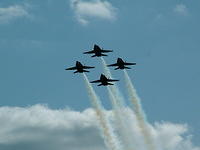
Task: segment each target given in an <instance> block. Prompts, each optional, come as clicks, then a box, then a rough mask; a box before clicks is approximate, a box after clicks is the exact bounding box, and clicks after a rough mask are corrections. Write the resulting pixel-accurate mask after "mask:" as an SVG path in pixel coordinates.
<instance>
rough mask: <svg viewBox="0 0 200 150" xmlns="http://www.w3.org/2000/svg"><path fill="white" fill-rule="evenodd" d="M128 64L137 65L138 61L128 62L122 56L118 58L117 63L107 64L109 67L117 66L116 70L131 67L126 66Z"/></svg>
mask: <svg viewBox="0 0 200 150" xmlns="http://www.w3.org/2000/svg"><path fill="white" fill-rule="evenodd" d="M128 65H136V63H127V62H125V61H123V60H122V59H121V58H117V63H115V64H111V65H107V66H108V67H117V68H115V70H117V69H131V68H130V67H126V66H128Z"/></svg>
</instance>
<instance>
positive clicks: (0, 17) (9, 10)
mask: <svg viewBox="0 0 200 150" xmlns="http://www.w3.org/2000/svg"><path fill="white" fill-rule="evenodd" d="M22 17H29V13H28V11H27V8H26V6H21V5H13V6H9V7H6V8H0V24H3V23H8V22H10V21H12V20H15V19H18V18H22Z"/></svg>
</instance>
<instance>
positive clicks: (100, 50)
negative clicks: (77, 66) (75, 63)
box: [83, 44, 113, 57]
mask: <svg viewBox="0 0 200 150" xmlns="http://www.w3.org/2000/svg"><path fill="white" fill-rule="evenodd" d="M108 52H113V50H103V48H100V47H99V46H98V45H96V44H95V45H94V48H93V50H91V51H88V52H84V53H83V54H94V55H92V56H91V57H101V56H108V55H106V54H103V53H108Z"/></svg>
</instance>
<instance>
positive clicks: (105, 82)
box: [90, 74, 119, 86]
mask: <svg viewBox="0 0 200 150" xmlns="http://www.w3.org/2000/svg"><path fill="white" fill-rule="evenodd" d="M115 81H119V80H113V79H108V78H107V77H106V76H105V75H103V74H101V76H100V80H95V81H91V82H90V83H101V84H99V85H98V86H102V85H103V86H107V85H113V84H112V83H109V82H115Z"/></svg>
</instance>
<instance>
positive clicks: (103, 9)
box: [70, 0, 116, 25]
mask: <svg viewBox="0 0 200 150" xmlns="http://www.w3.org/2000/svg"><path fill="white" fill-rule="evenodd" d="M70 5H71V8H72V10H73V11H74V13H75V16H76V19H77V20H78V21H79V22H80V23H81V24H83V25H86V24H88V23H89V22H90V21H91V20H92V19H95V18H96V19H104V20H110V21H113V20H115V19H116V8H115V7H113V6H112V4H111V3H109V2H108V1H101V0H90V1H87V0H71V1H70Z"/></svg>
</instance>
